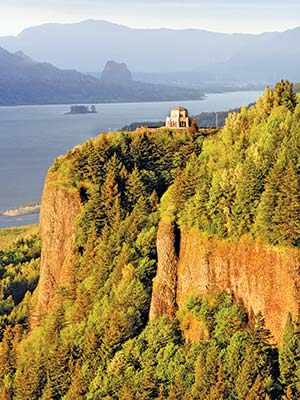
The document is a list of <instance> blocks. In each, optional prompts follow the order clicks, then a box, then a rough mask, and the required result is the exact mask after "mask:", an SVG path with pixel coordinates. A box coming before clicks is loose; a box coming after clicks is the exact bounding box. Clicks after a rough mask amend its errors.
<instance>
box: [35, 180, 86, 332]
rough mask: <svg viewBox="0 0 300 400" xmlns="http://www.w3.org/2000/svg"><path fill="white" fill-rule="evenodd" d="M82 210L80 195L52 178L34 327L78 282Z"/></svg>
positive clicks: (42, 229) (44, 219)
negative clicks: (77, 237) (77, 234)
mask: <svg viewBox="0 0 300 400" xmlns="http://www.w3.org/2000/svg"><path fill="white" fill-rule="evenodd" d="M80 208H81V199H80V194H79V193H78V192H77V191H75V190H69V189H67V188H65V187H64V186H63V185H59V184H57V183H56V182H55V181H54V179H53V178H52V177H51V176H49V175H48V177H47V180H46V183H45V187H44V191H43V197H42V207H41V214H40V232H41V240H42V255H41V269H40V280H39V284H38V288H37V292H36V298H35V304H34V306H33V311H32V313H31V324H32V325H35V324H37V323H38V322H39V320H40V319H41V318H42V317H43V316H44V315H46V314H47V313H49V311H50V310H51V309H52V308H53V307H54V306H55V305H56V301H55V299H56V298H57V296H58V295H59V291H60V290H63V289H66V290H68V289H70V288H72V285H73V284H74V281H75V265H76V251H75V229H74V224H75V219H76V217H77V215H78V213H79V211H80Z"/></svg>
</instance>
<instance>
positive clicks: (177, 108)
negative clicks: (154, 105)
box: [172, 106, 188, 112]
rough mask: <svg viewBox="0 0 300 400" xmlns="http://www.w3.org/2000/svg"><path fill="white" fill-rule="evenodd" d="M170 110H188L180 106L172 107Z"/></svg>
mask: <svg viewBox="0 0 300 400" xmlns="http://www.w3.org/2000/svg"><path fill="white" fill-rule="evenodd" d="M172 111H186V112H188V110H187V109H186V108H184V107H181V106H179V107H175V108H173V110H172Z"/></svg>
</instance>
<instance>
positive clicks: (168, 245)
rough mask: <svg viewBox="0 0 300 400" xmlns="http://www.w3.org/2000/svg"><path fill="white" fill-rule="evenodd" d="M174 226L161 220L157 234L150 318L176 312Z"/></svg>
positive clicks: (175, 239) (176, 252)
mask: <svg viewBox="0 0 300 400" xmlns="http://www.w3.org/2000/svg"><path fill="white" fill-rule="evenodd" d="M176 242H178V239H177V238H176V227H175V225H173V224H169V223H167V222H165V221H161V223H160V225H159V229H158V234H157V254H158V266H157V277H156V278H155V279H154V281H153V293H155V294H157V295H154V296H152V301H151V307H150V318H153V317H155V316H161V315H169V316H171V317H172V318H173V317H174V316H175V313H176V309H177V306H176V280H177V263H178V258H177V254H178V251H176Z"/></svg>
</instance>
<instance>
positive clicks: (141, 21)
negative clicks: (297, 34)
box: [0, 0, 300, 36]
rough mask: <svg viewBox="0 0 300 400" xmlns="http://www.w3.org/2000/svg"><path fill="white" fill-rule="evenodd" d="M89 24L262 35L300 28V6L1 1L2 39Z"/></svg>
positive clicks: (218, 1) (288, 2) (157, 0)
mask: <svg viewBox="0 0 300 400" xmlns="http://www.w3.org/2000/svg"><path fill="white" fill-rule="evenodd" d="M3 3H4V4H3ZM88 18H93V19H105V20H109V21H112V22H117V23H121V24H124V25H129V26H132V27H154V28H157V27H169V28H202V29H208V30H212V31H222V32H254V33H256V32H264V31H272V30H273V31H274V30H285V29H288V28H292V27H296V26H299V25H300V0H252V1H250V0H162V1H161V0H0V35H1V36H2V35H15V34H18V33H19V32H20V31H21V30H22V29H24V28H25V27H28V26H32V25H38V24H41V23H45V22H78V21H81V20H83V19H88Z"/></svg>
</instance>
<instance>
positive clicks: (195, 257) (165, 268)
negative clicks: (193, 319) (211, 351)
mask: <svg viewBox="0 0 300 400" xmlns="http://www.w3.org/2000/svg"><path fill="white" fill-rule="evenodd" d="M166 235H169V236H168V237H166ZM172 238H173V232H172V225H171V224H170V225H169V228H168V227H167V224H166V223H165V222H161V226H160V229H159V231H158V238H157V242H158V248H159V247H160V244H161V243H168V246H166V247H165V249H164V250H165V252H163V251H162V252H159V253H158V255H159V258H161V260H159V266H160V267H159V268H158V272H157V276H156V278H155V284H154V286H153V295H152V305H153V306H152V308H151V310H152V313H151V314H150V316H151V317H153V316H154V315H156V316H160V315H163V314H164V313H165V307H163V306H162V307H161V308H159V307H155V305H157V304H168V309H171V310H172V313H170V314H169V315H171V316H172V315H173V310H174V309H175V308H176V307H177V308H179V309H181V308H182V307H183V306H184V304H185V301H186V300H187V298H188V297H189V296H190V295H198V296H203V295H205V294H209V293H212V292H218V291H221V290H224V289H225V290H226V289H227V290H229V291H231V292H232V293H233V294H234V296H235V298H236V299H237V300H239V301H241V302H242V303H243V304H244V306H245V308H246V310H247V311H248V313H249V316H250V317H251V315H253V314H257V313H258V312H259V311H261V312H262V313H263V315H264V317H265V321H266V326H267V327H268V328H269V329H270V330H271V332H272V335H273V336H274V339H275V341H276V342H277V343H279V342H280V338H281V336H282V332H283V328H284V324H285V321H286V317H287V315H288V313H289V312H291V313H292V315H293V317H294V318H296V317H297V316H298V312H299V302H300V291H299V289H300V274H299V261H300V252H299V250H297V249H292V248H275V247H272V246H270V245H265V244H262V243H259V242H253V241H252V240H251V239H250V238H244V239H242V240H240V241H239V242H230V241H228V240H220V239H218V238H216V237H213V236H209V235H207V234H204V233H200V232H199V231H197V230H196V229H190V230H188V229H183V230H182V231H181V240H180V253H179V257H178V262H177V263H176V266H175V265H174V260H173V259H172V257H171V262H170V263H168V260H169V259H170V254H172V253H173V252H174V251H175V248H176V244H175V242H173V248H171V247H170V241H171V240H172ZM161 250H163V249H161ZM171 269H172V270H173V271H174V272H175V274H176V277H175V276H172V280H171V281H170V282H167V281H166V279H167V277H168V275H169V271H170V270H171ZM175 280H176V287H174V281H175ZM170 285H171V286H172V288H173V290H175V292H176V295H175V296H174V293H173V291H172V292H170V291H168V290H164V288H166V287H169V286H170ZM175 297H176V299H175V300H174V298H175ZM172 301H173V304H172V305H171V303H172ZM194 339H195V337H194Z"/></svg>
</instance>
